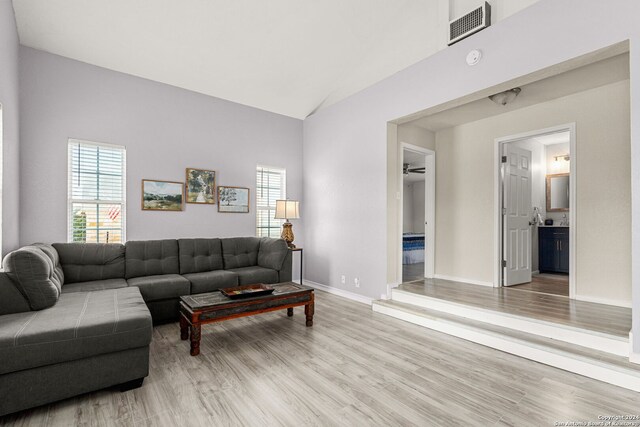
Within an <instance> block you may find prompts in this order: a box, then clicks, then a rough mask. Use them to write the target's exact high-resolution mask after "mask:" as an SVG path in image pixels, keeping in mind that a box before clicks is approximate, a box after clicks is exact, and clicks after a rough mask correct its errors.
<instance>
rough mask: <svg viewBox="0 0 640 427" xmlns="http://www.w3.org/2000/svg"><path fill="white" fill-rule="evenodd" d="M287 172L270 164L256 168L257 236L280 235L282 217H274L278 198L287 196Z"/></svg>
mask: <svg viewBox="0 0 640 427" xmlns="http://www.w3.org/2000/svg"><path fill="white" fill-rule="evenodd" d="M286 187H287V172H286V170H285V169H281V168H274V167H270V166H259V165H258V167H257V168H256V236H258V237H280V233H281V232H282V223H283V222H284V220H282V219H274V218H273V217H274V216H275V215H276V200H279V199H286V198H287V188H286Z"/></svg>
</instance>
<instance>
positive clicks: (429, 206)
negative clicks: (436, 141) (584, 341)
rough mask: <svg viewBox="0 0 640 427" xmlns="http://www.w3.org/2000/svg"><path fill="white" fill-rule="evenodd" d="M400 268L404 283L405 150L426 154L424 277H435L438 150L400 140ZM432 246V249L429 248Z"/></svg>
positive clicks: (397, 271) (398, 278)
mask: <svg viewBox="0 0 640 427" xmlns="http://www.w3.org/2000/svg"><path fill="white" fill-rule="evenodd" d="M398 148H399V150H400V152H399V153H398V194H400V199H399V200H398V235H399V237H398V238H399V243H398V244H399V251H398V268H397V269H396V281H397V282H399V283H402V265H403V264H402V234H403V227H402V226H403V222H404V179H403V173H402V171H403V169H404V150H407V151H413V152H416V153H420V154H424V156H425V168H426V173H425V176H424V178H425V183H424V193H425V194H424V203H425V207H424V220H425V222H426V223H427V226H426V227H425V236H424V248H425V256H424V277H426V278H432V277H435V247H436V232H435V231H436V221H435V219H436V152H435V151H433V150H430V149H428V148H424V147H420V146H419V145H413V144H409V143H408V142H400V144H399V145H398ZM427 248H430V250H427Z"/></svg>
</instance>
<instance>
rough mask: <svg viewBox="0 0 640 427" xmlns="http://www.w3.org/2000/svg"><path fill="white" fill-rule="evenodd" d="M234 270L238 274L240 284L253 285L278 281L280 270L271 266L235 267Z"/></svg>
mask: <svg viewBox="0 0 640 427" xmlns="http://www.w3.org/2000/svg"><path fill="white" fill-rule="evenodd" d="M230 271H233V272H234V273H236V274H237V275H238V283H239V284H240V285H252V284H254V283H278V272H277V271H276V270H272V269H270V268H264V267H259V266H257V265H255V266H253V267H242V268H234V269H232V270H230Z"/></svg>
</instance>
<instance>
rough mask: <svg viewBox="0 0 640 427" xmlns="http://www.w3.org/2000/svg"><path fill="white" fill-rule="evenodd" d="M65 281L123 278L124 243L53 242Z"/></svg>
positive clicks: (76, 281)
mask: <svg viewBox="0 0 640 427" xmlns="http://www.w3.org/2000/svg"><path fill="white" fill-rule="evenodd" d="M53 247H54V248H55V249H56V250H57V251H58V254H59V255H60V264H61V265H62V270H63V271H64V277H65V283H78V282H90V281H94V280H107V279H123V278H124V245H121V244H117V243H54V244H53Z"/></svg>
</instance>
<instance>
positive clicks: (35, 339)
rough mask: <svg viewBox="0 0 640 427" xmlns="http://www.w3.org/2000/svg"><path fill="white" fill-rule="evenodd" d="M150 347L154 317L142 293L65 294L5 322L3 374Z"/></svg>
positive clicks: (0, 350)
mask: <svg viewBox="0 0 640 427" xmlns="http://www.w3.org/2000/svg"><path fill="white" fill-rule="evenodd" d="M150 342H151V315H150V314H149V310H148V309H147V306H146V305H145V303H144V301H143V300H142V296H141V295H140V292H139V291H138V289H136V288H122V289H112V290H106V291H96V292H76V293H69V294H62V295H61V296H60V299H59V301H58V303H57V304H56V305H55V306H53V307H51V308H47V309H45V310H40V311H36V312H29V313H16V314H8V315H5V316H3V317H2V326H1V327H0V360H2V363H0V374H5V373H8V372H14V371H18V370H22V369H29V368H35V367H38V366H44V365H52V364H55V363H61V362H67V361H71V360H77V359H82V358H86V357H90V356H94V355H98V354H104V353H112V352H116V351H122V350H126V349H132V348H137V347H144V346H148V345H149V343H150Z"/></svg>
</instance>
